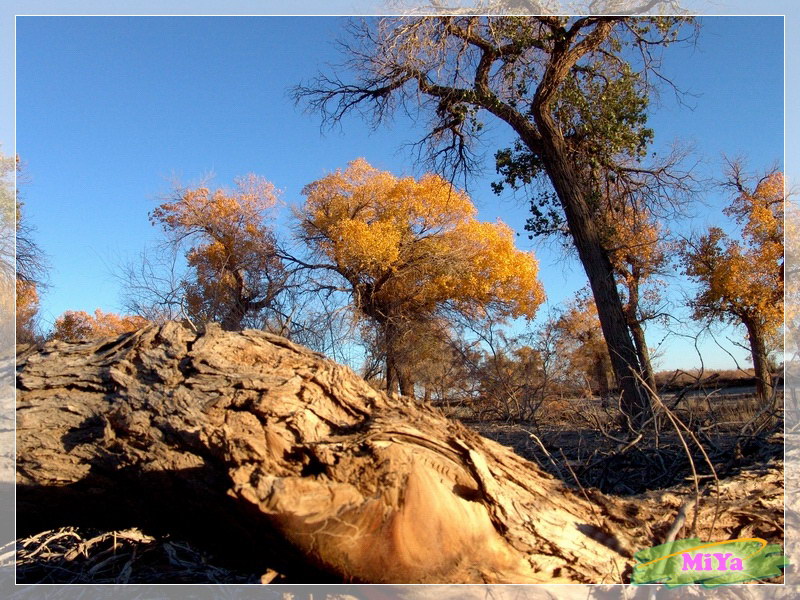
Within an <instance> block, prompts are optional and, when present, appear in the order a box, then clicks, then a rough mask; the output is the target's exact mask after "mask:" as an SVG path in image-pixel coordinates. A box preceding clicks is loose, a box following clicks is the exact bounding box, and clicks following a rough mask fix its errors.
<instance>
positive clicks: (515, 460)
mask: <svg viewBox="0 0 800 600" xmlns="http://www.w3.org/2000/svg"><path fill="white" fill-rule="evenodd" d="M17 387H18V398H17V402H18V404H17V467H18V468H17V534H18V535H19V536H23V535H26V534H30V533H32V532H38V531H42V530H44V529H50V528H53V527H58V526H63V525H73V526H89V527H102V528H109V529H118V528H127V527H131V526H137V527H140V528H142V529H144V530H145V531H150V532H153V533H169V534H172V535H175V536H181V538H182V539H186V540H187V541H190V542H192V543H194V544H196V545H197V546H198V547H199V548H201V549H205V550H207V551H209V552H211V553H213V554H214V555H215V556H217V557H224V558H226V559H227V560H228V561H231V562H232V563H233V564H235V565H236V566H237V567H238V568H252V569H257V568H261V569H266V567H267V566H269V567H271V568H276V569H277V570H280V571H281V572H283V573H286V574H289V576H290V577H291V576H292V574H294V577H295V579H297V580H299V581H303V582H313V581H325V580H328V581H349V582H352V581H356V582H358V581H361V582H374V583H381V582H402V583H415V582H425V583H481V582H491V583H501V582H502V583H542V582H549V583H554V582H586V583H590V582H593V583H600V582H607V583H612V582H622V581H623V580H625V579H626V578H627V577H628V575H627V574H628V573H629V570H630V566H631V563H632V559H631V555H632V552H633V551H634V550H635V549H638V548H644V547H646V546H650V545H653V544H654V543H656V542H657V540H654V539H652V538H653V535H654V534H653V532H656V533H655V535H659V536H661V535H663V534H664V533H665V532H666V529H667V528H668V527H669V524H670V523H671V521H672V515H673V514H674V509H675V508H677V505H678V504H679V503H680V500H679V498H678V497H677V496H676V495H675V494H671V495H670V496H664V497H661V498H654V499H652V500H647V499H637V500H635V501H632V500H623V499H615V498H611V497H608V496H605V495H603V494H600V493H599V492H596V491H594V490H586V491H583V492H581V493H578V492H576V491H573V490H571V489H570V488H568V487H566V486H565V485H564V484H563V483H562V482H561V481H559V480H557V479H555V478H553V477H552V476H550V475H548V474H546V473H544V472H542V471H541V470H540V469H539V468H538V467H537V466H536V465H535V464H533V463H529V462H527V461H525V460H523V459H522V458H520V457H518V456H517V455H516V454H514V453H513V452H512V451H511V450H510V449H508V448H505V447H503V446H500V445H498V444H496V443H494V442H491V441H489V440H486V439H484V438H482V437H480V436H479V435H477V434H476V433H474V432H473V431H471V430H469V429H467V428H465V427H464V426H462V425H460V424H459V423H456V422H451V421H449V420H447V419H446V418H445V417H444V416H443V415H442V414H441V413H440V412H438V411H436V410H435V409H431V408H428V407H426V406H422V405H416V404H415V403H414V402H413V401H411V400H409V399H407V398H402V397H391V396H387V395H386V394H383V393H381V392H377V391H375V390H374V389H372V388H371V387H370V386H369V385H368V384H366V383H365V382H364V381H362V380H361V379H359V378H358V377H357V376H355V375H354V374H353V373H352V371H350V370H349V369H348V368H346V367H342V366H339V365H336V364H335V363H332V362H330V361H328V360H326V359H325V358H324V357H323V356H321V355H319V354H316V353H313V352H311V351H310V350H307V349H305V348H302V347H300V346H296V345H294V344H292V343H291V342H289V341H288V340H286V339H284V338H281V337H279V336H276V335H272V334H269V333H265V332H261V331H254V330H246V331H244V332H237V333H234V332H226V331H224V330H222V329H221V328H220V327H218V326H216V325H210V326H209V327H208V328H207V329H206V331H205V332H204V333H202V334H195V333H193V332H191V331H189V330H188V329H185V328H183V327H182V326H180V325H179V324H177V323H167V324H166V325H163V326H161V327H156V326H151V327H147V328H145V329H142V330H139V331H137V332H133V333H130V334H125V335H123V336H121V337H119V338H116V339H113V340H101V341H97V342H88V343H80V344H70V343H66V342H58V341H56V342H50V343H48V344H47V345H45V346H44V347H43V348H42V349H40V350H38V351H37V349H36V348H35V347H28V348H27V349H23V350H22V351H21V352H20V353H19V354H18V377H17ZM778 479H780V478H778ZM759 481H760V483H759V490H758V493H759V494H763V493H764V489H763V487H764V486H763V481H762V480H759ZM746 500H747V501H748V502H751V501H750V500H749V498H746ZM709 510H711V509H709ZM737 514H738V513H737ZM715 518H716V514H715ZM738 526H739V527H741V526H742V525H741V524H738ZM717 527H718V531H719V527H720V525H719V521H717ZM262 572H263V571H262Z"/></svg>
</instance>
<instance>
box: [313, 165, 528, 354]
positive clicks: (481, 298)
mask: <svg viewBox="0 0 800 600" xmlns="http://www.w3.org/2000/svg"><path fill="white" fill-rule="evenodd" d="M303 193H304V194H305V196H306V198H307V199H306V202H305V205H304V207H303V209H302V212H301V214H300V215H299V216H300V218H301V234H300V235H301V237H302V239H303V240H304V241H305V242H306V243H307V244H308V246H309V248H310V249H311V250H312V252H313V254H314V255H315V256H316V257H317V260H319V261H324V262H321V263H317V264H316V265H315V266H316V267H317V268H322V269H324V270H325V271H326V272H328V273H336V274H337V276H338V277H337V279H339V281H341V280H342V279H343V280H344V283H345V284H346V286H347V287H346V290H347V291H348V292H349V293H350V295H351V297H352V301H353V304H354V306H355V308H356V309H357V310H358V311H359V312H360V313H361V314H363V315H365V316H367V317H368V318H370V319H372V320H373V321H374V322H376V323H377V324H379V325H380V326H381V327H382V329H383V333H384V335H387V336H389V337H390V338H394V337H395V336H396V334H397V333H398V332H399V331H400V329H402V328H403V327H405V326H407V325H409V324H414V323H420V322H424V321H425V320H428V319H430V318H432V317H433V316H434V314H436V313H437V311H439V310H440V309H442V308H445V307H447V308H450V309H453V310H456V311H458V312H460V313H462V314H465V315H470V316H473V317H479V316H481V315H483V314H485V313H486V311H488V310H493V311H494V312H496V313H497V314H501V315H505V316H511V317H528V318H532V317H533V315H534V313H535V312H536V309H537V308H538V306H539V305H540V304H541V302H542V301H543V300H544V292H543V290H542V286H541V284H540V283H539V281H538V279H537V273H538V264H537V261H536V259H535V258H534V257H533V255H532V254H531V253H528V252H522V251H520V250H517V249H516V247H515V245H514V234H513V232H512V231H511V229H510V228H509V227H508V226H506V225H505V224H503V223H502V222H499V221H498V222H496V223H484V222H481V221H478V220H477V219H476V218H475V215H476V213H477V211H476V209H475V207H474V205H473V204H472V202H471V201H470V199H469V197H468V196H467V195H466V194H465V193H464V192H462V191H460V190H458V189H455V188H454V187H453V186H452V185H451V184H450V183H448V182H447V181H446V180H444V179H443V178H442V177H440V176H438V175H433V174H428V175H424V176H422V177H420V178H419V179H414V178H413V177H396V176H394V175H392V174H391V173H388V172H385V171H380V170H378V169H375V168H374V167H372V166H371V165H369V163H367V162H366V161H365V160H363V159H359V160H356V161H353V162H352V163H350V164H349V165H348V168H347V169H345V170H344V171H337V172H335V173H332V174H330V175H328V176H326V177H323V178H322V179H320V180H318V181H315V182H314V183H311V184H309V185H308V186H306V187H305V188H304V190H303ZM398 343H399V341H398V340H396V339H392V340H391V341H388V344H389V346H394V345H396V344H398ZM391 353H392V352H391V351H390V354H391Z"/></svg>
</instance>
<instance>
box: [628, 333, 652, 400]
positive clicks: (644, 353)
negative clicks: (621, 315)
mask: <svg viewBox="0 0 800 600" xmlns="http://www.w3.org/2000/svg"><path fill="white" fill-rule="evenodd" d="M628 327H630V330H631V335H632V336H633V343H634V345H635V346H636V354H638V356H639V365H640V366H641V368H642V379H644V382H645V383H646V384H647V386H648V387H649V388H650V389H651V390H653V393H654V394H655V393H656V392H657V390H656V376H655V373H654V372H653V364H652V363H651V362H650V350H648V349H647V340H646V339H645V337H644V328H643V327H642V324H641V323H639V321H635V320H634V321H631V322H630V323H629V324H628Z"/></svg>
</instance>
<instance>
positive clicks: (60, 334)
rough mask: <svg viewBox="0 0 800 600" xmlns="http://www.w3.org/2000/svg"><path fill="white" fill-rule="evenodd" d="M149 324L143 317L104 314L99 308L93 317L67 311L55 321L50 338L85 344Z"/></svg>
mask: <svg viewBox="0 0 800 600" xmlns="http://www.w3.org/2000/svg"><path fill="white" fill-rule="evenodd" d="M149 324H150V323H149V322H148V321H147V319H144V318H143V317H139V316H123V315H117V314H114V313H104V312H103V311H102V310H100V309H99V308H98V309H97V310H95V311H94V315H90V314H88V313H86V312H84V311H82V310H68V311H66V312H65V313H64V314H63V315H61V316H60V317H58V318H57V319H56V322H55V327H54V329H53V333H52V337H53V339H57V340H64V341H66V342H86V341H89V340H95V339H100V338H104V337H114V336H118V335H121V334H123V333H127V332H129V331H135V330H137V329H140V328H142V327H144V326H145V325H149Z"/></svg>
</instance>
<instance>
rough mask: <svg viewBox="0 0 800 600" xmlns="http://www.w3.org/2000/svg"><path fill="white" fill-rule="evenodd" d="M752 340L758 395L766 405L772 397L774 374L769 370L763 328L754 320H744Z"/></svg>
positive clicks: (751, 352)
mask: <svg viewBox="0 0 800 600" xmlns="http://www.w3.org/2000/svg"><path fill="white" fill-rule="evenodd" d="M742 321H743V322H744V326H745V327H746V328H747V337H748V338H749V340H750V355H751V356H752V357H753V370H754V371H755V373H756V395H757V396H758V397H759V399H760V400H761V402H762V403H763V404H765V403H766V402H768V401H769V399H770V398H771V397H772V373H771V372H770V368H769V359H768V357H767V346H766V343H765V341H764V333H763V331H762V328H761V326H760V325H759V324H758V323H757V322H755V321H754V320H753V319H749V318H745V319H742Z"/></svg>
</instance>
